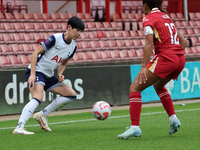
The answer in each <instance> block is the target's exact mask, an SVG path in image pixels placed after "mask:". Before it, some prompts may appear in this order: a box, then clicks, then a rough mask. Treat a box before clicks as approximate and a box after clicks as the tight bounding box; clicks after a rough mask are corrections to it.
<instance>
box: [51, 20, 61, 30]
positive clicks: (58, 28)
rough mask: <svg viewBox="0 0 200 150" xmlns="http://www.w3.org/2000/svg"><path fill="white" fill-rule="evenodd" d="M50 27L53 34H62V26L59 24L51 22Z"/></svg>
mask: <svg viewBox="0 0 200 150" xmlns="http://www.w3.org/2000/svg"><path fill="white" fill-rule="evenodd" d="M51 25H52V27H53V31H54V32H62V31H63V29H62V26H61V25H60V23H57V22H52V23H51Z"/></svg>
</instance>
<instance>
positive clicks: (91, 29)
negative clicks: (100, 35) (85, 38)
mask: <svg viewBox="0 0 200 150" xmlns="http://www.w3.org/2000/svg"><path fill="white" fill-rule="evenodd" d="M87 28H88V30H89V31H96V30H97V28H96V27H95V24H94V22H87Z"/></svg>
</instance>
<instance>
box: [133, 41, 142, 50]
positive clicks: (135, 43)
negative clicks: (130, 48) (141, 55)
mask: <svg viewBox="0 0 200 150" xmlns="http://www.w3.org/2000/svg"><path fill="white" fill-rule="evenodd" d="M133 44H134V45H135V48H136V49H140V48H143V46H142V43H141V41H140V40H139V39H133Z"/></svg>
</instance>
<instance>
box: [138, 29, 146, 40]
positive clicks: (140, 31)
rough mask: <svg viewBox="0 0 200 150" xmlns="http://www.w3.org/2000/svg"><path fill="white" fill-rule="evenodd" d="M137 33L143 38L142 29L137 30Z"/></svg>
mask: <svg viewBox="0 0 200 150" xmlns="http://www.w3.org/2000/svg"><path fill="white" fill-rule="evenodd" d="M137 33H138V35H139V37H140V38H145V34H144V31H143V30H137Z"/></svg>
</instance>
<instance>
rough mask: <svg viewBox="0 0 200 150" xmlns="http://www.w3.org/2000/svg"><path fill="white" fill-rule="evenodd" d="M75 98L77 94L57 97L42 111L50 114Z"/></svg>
mask: <svg viewBox="0 0 200 150" xmlns="http://www.w3.org/2000/svg"><path fill="white" fill-rule="evenodd" d="M75 98H76V96H66V97H63V96H59V97H57V98H56V99H54V100H53V101H52V102H51V103H50V104H49V105H48V106H47V107H46V108H44V110H42V112H43V113H44V114H45V115H47V116H48V115H49V114H50V113H51V112H53V111H55V110H58V109H59V108H62V107H64V106H65V105H66V104H68V103H69V102H71V101H73V100H74V99H75Z"/></svg>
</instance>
